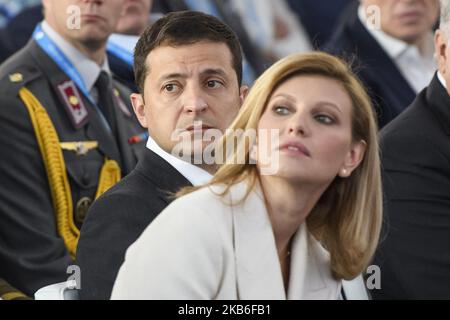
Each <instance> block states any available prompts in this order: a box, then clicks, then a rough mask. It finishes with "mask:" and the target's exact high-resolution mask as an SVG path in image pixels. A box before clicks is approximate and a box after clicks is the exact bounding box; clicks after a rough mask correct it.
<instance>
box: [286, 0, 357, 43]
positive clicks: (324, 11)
mask: <svg viewBox="0 0 450 320" xmlns="http://www.w3.org/2000/svg"><path fill="white" fill-rule="evenodd" d="M352 1H355V0H321V1H317V0H301V1H299V0H287V2H288V3H289V6H290V7H291V9H292V10H294V12H295V13H296V15H297V16H298V18H299V21H300V23H301V24H302V26H303V27H304V28H305V30H306V32H307V33H308V35H309V38H310V40H311V42H312V44H313V46H314V47H318V48H320V47H322V46H323V45H324V44H325V43H326V41H327V40H329V38H330V37H331V35H332V33H333V31H334V30H335V29H334V27H335V25H336V23H337V22H338V18H339V16H340V13H341V12H342V11H343V10H344V9H345V7H346V6H347V5H348V4H349V3H350V2H352ZM356 1H358V0H356Z"/></svg>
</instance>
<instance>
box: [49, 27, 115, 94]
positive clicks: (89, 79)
mask: <svg viewBox="0 0 450 320" xmlns="http://www.w3.org/2000/svg"><path fill="white" fill-rule="evenodd" d="M42 30H43V31H44V32H45V34H46V35H47V36H48V37H49V38H50V39H51V40H52V41H53V42H54V43H55V44H56V45H57V46H58V48H59V49H60V50H61V51H62V52H63V53H64V55H65V56H66V57H67V59H69V61H70V62H71V63H72V65H73V66H74V67H75V68H76V69H77V70H78V73H79V74H80V76H81V78H82V79H83V81H84V85H85V86H86V89H87V90H88V91H89V92H91V90H92V88H93V86H94V84H95V82H96V81H97V78H98V76H99V74H100V72H101V71H102V70H103V71H106V72H107V73H108V74H111V70H110V69H109V64H108V57H107V56H106V55H105V59H104V60H103V65H102V66H101V67H100V66H99V65H98V64H97V63H96V62H95V61H93V60H91V59H89V58H88V57H86V56H85V55H84V54H83V53H81V52H80V51H79V50H78V49H76V48H75V47H74V46H73V45H71V44H70V43H69V42H68V41H67V40H65V39H64V38H63V37H62V36H61V35H59V34H58V33H57V32H56V31H55V30H54V29H53V28H52V27H50V25H49V24H48V23H47V22H46V21H43V22H42Z"/></svg>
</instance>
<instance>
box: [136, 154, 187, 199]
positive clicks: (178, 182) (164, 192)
mask: <svg viewBox="0 0 450 320" xmlns="http://www.w3.org/2000/svg"><path fill="white" fill-rule="evenodd" d="M136 170H137V171H138V172H139V173H140V174H142V175H143V176H145V178H146V179H147V180H149V181H150V182H151V183H152V184H153V185H155V186H157V187H158V189H159V190H160V193H159V194H158V197H159V198H160V199H161V200H162V201H164V202H165V203H166V204H169V203H170V199H169V196H170V193H173V192H177V191H178V190H180V189H181V188H183V187H186V186H192V184H191V183H190V182H189V180H187V179H186V178H185V177H184V176H183V175H182V174H181V173H180V172H178V171H177V170H176V169H175V168H174V167H172V165H170V164H169V163H168V162H167V161H166V160H164V159H163V158H161V157H160V156H158V155H157V154H156V153H154V152H153V151H151V150H149V149H148V148H145V150H144V153H143V157H142V158H141V159H140V160H139V162H138V164H137V166H136Z"/></svg>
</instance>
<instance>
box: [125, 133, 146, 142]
mask: <svg viewBox="0 0 450 320" xmlns="http://www.w3.org/2000/svg"><path fill="white" fill-rule="evenodd" d="M147 139H148V132H143V133H141V134H138V135H135V136H132V137H131V138H129V139H128V144H129V145H133V144H136V143H139V142H141V141H143V140H147Z"/></svg>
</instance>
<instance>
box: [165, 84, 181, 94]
mask: <svg viewBox="0 0 450 320" xmlns="http://www.w3.org/2000/svg"><path fill="white" fill-rule="evenodd" d="M178 89H179V86H178V85H176V84H174V83H169V84H166V85H165V86H164V91H167V92H170V93H173V92H176V91H178Z"/></svg>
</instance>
